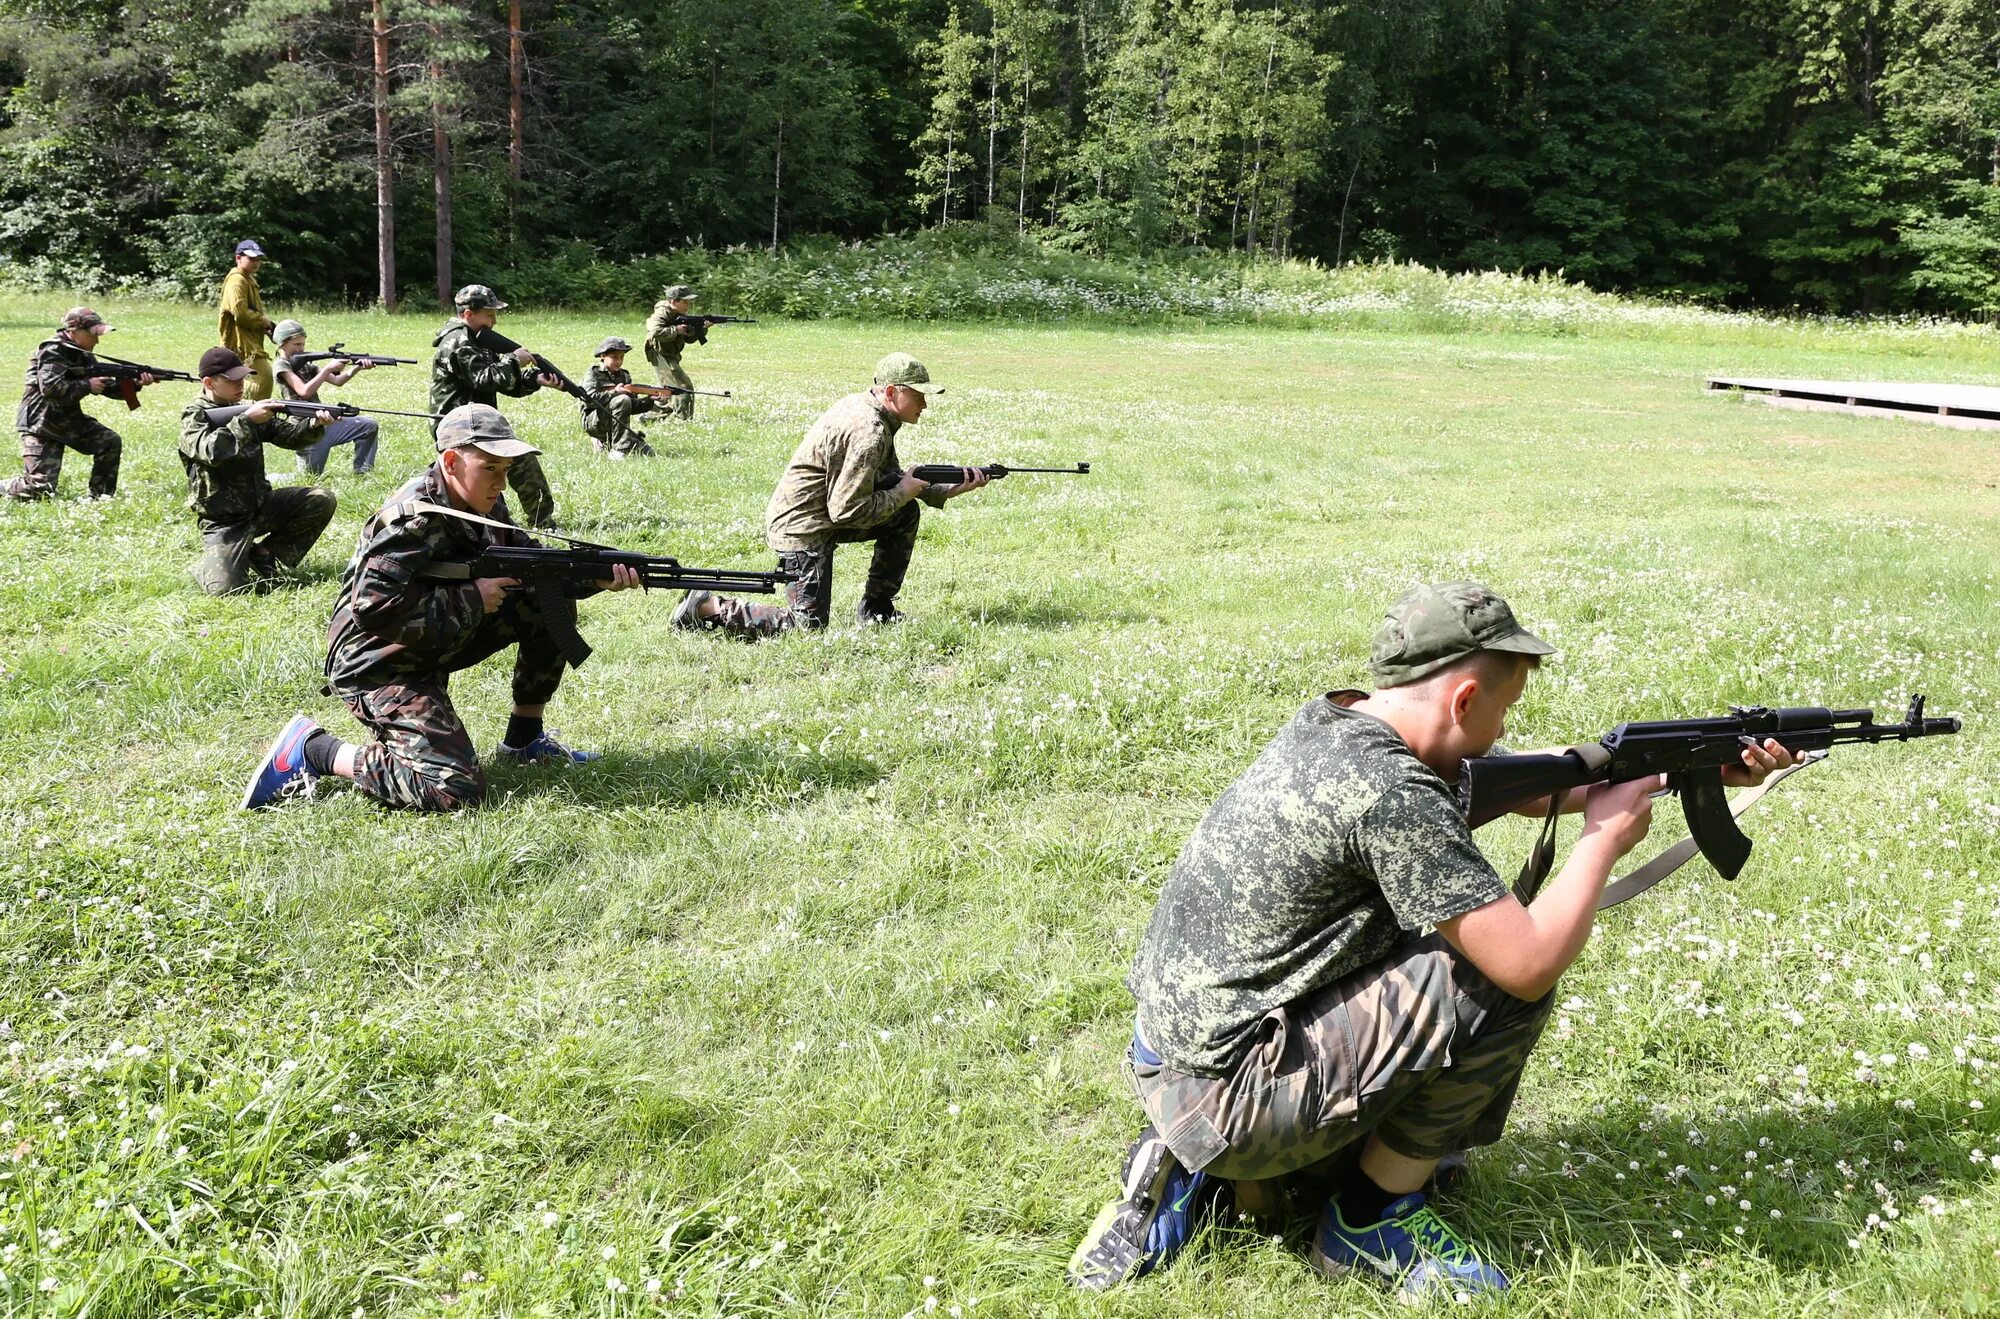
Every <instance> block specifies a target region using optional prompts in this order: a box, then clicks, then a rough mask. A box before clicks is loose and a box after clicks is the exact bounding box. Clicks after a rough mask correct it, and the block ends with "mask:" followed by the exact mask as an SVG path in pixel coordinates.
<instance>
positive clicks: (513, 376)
mask: <svg viewBox="0 0 2000 1319" xmlns="http://www.w3.org/2000/svg"><path fill="white" fill-rule="evenodd" d="M471 333H472V330H471V327H470V326H468V325H466V323H465V322H464V321H462V320H459V319H458V318H456V317H454V318H452V319H451V320H449V321H446V322H445V323H444V328H443V329H441V330H439V331H438V332H437V334H436V336H435V337H434V338H432V340H431V347H432V348H433V349H435V350H436V351H435V352H434V353H433V354H432V355H431V411H432V412H435V413H438V414H440V415H442V414H444V413H447V412H450V411H451V410H452V409H453V408H456V407H460V406H462V405H464V404H467V403H484V404H485V405H486V406H488V407H497V406H498V405H499V402H500V395H502V394H505V395H507V396H508V397H510V398H522V397H525V396H526V395H529V394H532V393H534V392H535V391H536V390H537V389H540V388H541V385H540V384H539V383H538V382H537V381H536V380H535V377H534V374H533V372H531V371H529V370H528V369H526V368H524V367H523V366H522V365H521V364H520V363H519V362H517V361H515V360H514V359H513V358H512V357H511V356H504V357H503V356H502V355H500V354H499V353H495V352H492V351H490V350H488V349H485V348H481V347H480V346H479V345H477V344H475V343H473V342H472V341H471V338H470V336H471ZM431 434H433V435H435V434H437V423H436V422H432V423H431ZM507 485H508V487H509V488H510V489H511V490H513V492H514V493H515V494H516V495H518V496H519V497H520V500H521V515H522V516H523V517H524V518H526V519H527V521H528V525H529V526H531V527H552V526H554V525H555V521H556V496H555V492H554V491H553V490H551V489H550V488H549V479H548V477H547V476H545V475H544V474H543V472H542V464H541V460H540V459H539V458H537V457H536V456H535V455H533V454H529V455H527V456H525V457H521V458H517V459H515V460H514V465H513V466H512V467H510V468H508V469H507Z"/></svg>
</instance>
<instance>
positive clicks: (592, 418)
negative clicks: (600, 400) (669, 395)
mask: <svg viewBox="0 0 2000 1319" xmlns="http://www.w3.org/2000/svg"><path fill="white" fill-rule="evenodd" d="M660 410H662V409H661V405H660V404H659V402H657V401H656V400H654V399H650V398H635V397H634V396H632V395H631V394H613V395H612V396H611V401H610V402H608V403H606V404H605V405H604V406H603V407H602V408H589V409H586V410H585V412H584V414H583V433H584V434H585V435H588V436H589V437H590V438H591V439H592V440H594V441H595V442H596V443H597V445H598V447H599V448H600V449H601V450H602V451H603V452H606V453H611V454H616V455H617V456H619V457H621V458H650V457H652V456H653V446H652V445H650V444H648V443H646V437H645V436H643V435H641V434H640V433H639V432H638V431H636V430H634V429H633V428H632V418H634V417H643V416H645V415H646V414H647V413H649V412H655V411H660Z"/></svg>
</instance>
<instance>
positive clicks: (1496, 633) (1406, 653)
mask: <svg viewBox="0 0 2000 1319" xmlns="http://www.w3.org/2000/svg"><path fill="white" fill-rule="evenodd" d="M1482 650H1504V651H1508V652H1510V653H1512V654H1515V655H1553V654H1555V653H1556V648H1555V647H1554V646H1551V645H1550V644H1549V643H1548V642H1546V641H1543V640H1542V639H1541V638H1540V637H1538V636H1536V635H1535V634H1534V633H1532V632H1530V631H1528V629H1526V628H1524V627H1522V626H1521V625H1520V623H1519V622H1517V621H1515V618H1514V611H1513V610H1512V609H1510V608H1508V606H1507V602H1506V601H1505V600H1502V599H1501V598H1500V597H1499V596H1497V595H1495V594H1494V593H1493V592H1492V591H1491V590H1489V589H1488V588H1487V587H1486V586H1485V585H1484V584H1482V583H1480V582H1442V583H1439V584H1437V585H1434V586H1419V587H1417V588H1416V589H1414V590H1411V591H1406V592H1405V593H1404V594H1403V597H1402V598H1401V599H1400V600H1398V601H1396V603H1395V604H1393V605H1391V606H1389V616H1388V617H1387V618H1385V619H1384V620H1383V621H1382V627H1381V630H1380V631H1378V632H1377V633H1376V634H1375V643H1374V645H1373V646H1372V647H1371V648H1370V650H1369V654H1368V670H1369V672H1371V673H1373V674H1374V675H1375V682H1376V685H1377V686H1380V687H1400V686H1402V685H1403V684H1405V683H1411V682H1415V681H1417V679H1419V678H1423V677H1426V676H1428V675H1430V674H1432V673H1435V672H1437V671H1438V670H1439V669H1441V668H1443V667H1444V666H1445V665H1447V664H1451V663H1454V662H1455V661H1458V660H1462V659H1464V658H1465V657H1466V656H1467V655H1471V654H1474V653H1475V652H1477V651H1482Z"/></svg>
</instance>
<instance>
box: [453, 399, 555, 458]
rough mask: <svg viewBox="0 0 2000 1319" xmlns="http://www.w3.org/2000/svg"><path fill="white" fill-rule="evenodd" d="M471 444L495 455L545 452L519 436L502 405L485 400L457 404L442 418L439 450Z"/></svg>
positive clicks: (504, 456)
mask: <svg viewBox="0 0 2000 1319" xmlns="http://www.w3.org/2000/svg"><path fill="white" fill-rule="evenodd" d="M467 445H470V446H471V447H473V448H475V449H478V450H479V451H480V452H481V453H490V454H492V455H493V456H494V457H495V458H525V457H526V456H528V455H529V454H531V453H540V452H541V450H540V449H537V448H536V447H535V446H534V445H532V444H530V443H528V442H527V441H526V440H517V439H515V438H514V428H513V427H512V426H509V425H508V424H507V419H506V418H505V417H503V416H501V415H500V409H498V408H489V407H487V406H486V405H485V404H484V403H467V404H465V405H464V406H463V407H456V408H453V409H452V410H451V411H450V412H447V413H445V414H444V420H442V421H440V422H438V429H437V448H438V452H439V453H443V452H444V451H445V450H446V449H462V448H465V447H466V446H467Z"/></svg>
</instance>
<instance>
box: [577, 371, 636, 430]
mask: <svg viewBox="0 0 2000 1319" xmlns="http://www.w3.org/2000/svg"><path fill="white" fill-rule="evenodd" d="M581 383H582V386H583V397H582V398H580V399H578V400H577V401H576V406H577V408H578V410H579V411H581V412H582V413H583V418H584V420H585V421H588V420H590V417H591V414H592V413H595V412H598V411H600V410H601V409H603V408H605V407H606V406H608V405H609V404H610V402H611V397H612V395H611V391H612V387H613V386H615V385H629V384H631V383H632V373H631V372H630V371H626V370H624V369H622V368H621V369H619V370H617V371H608V370H606V369H605V366H604V363H602V362H592V363H591V364H590V370H588V371H586V372H584V373H583V380H582V382H581Z"/></svg>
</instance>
